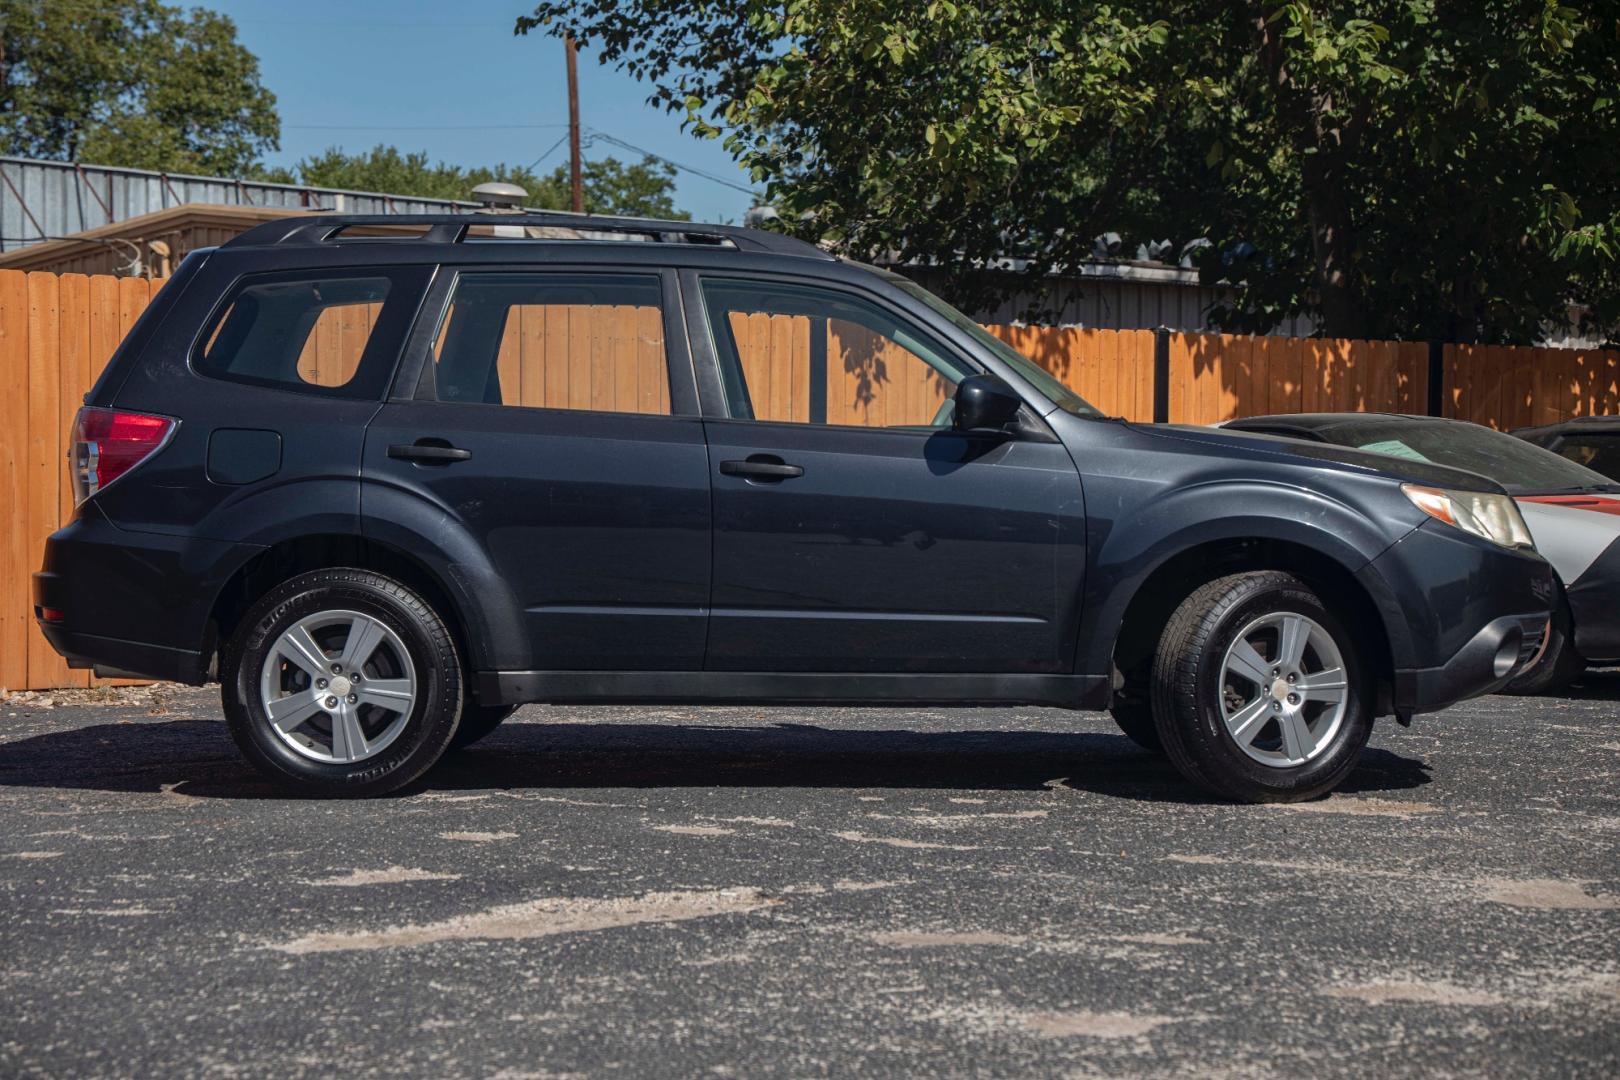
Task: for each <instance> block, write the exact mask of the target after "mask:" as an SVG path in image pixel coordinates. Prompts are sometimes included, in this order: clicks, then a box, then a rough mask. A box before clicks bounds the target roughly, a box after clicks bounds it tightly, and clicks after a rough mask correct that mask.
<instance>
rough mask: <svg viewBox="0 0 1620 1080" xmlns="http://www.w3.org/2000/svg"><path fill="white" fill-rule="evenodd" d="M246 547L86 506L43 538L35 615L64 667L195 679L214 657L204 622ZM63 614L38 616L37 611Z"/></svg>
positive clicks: (202, 676) (35, 581)
mask: <svg viewBox="0 0 1620 1080" xmlns="http://www.w3.org/2000/svg"><path fill="white" fill-rule="evenodd" d="M257 550H259V549H258V548H256V547H253V546H251V545H241V544H228V543H222V542H219V541H213V540H197V539H192V538H187V537H179V536H168V535H162V534H158V533H143V532H132V531H128V530H124V529H120V528H118V527H117V526H115V525H113V524H111V523H110V522H108V521H107V520H106V519H105V518H102V517H101V516H100V514H99V513H98V512H96V510H95V509H94V504H93V503H91V504H88V505H87V506H86V507H85V510H84V512H83V513H82V514H81V515H80V517H79V518H78V519H77V520H75V521H73V522H72V523H70V524H68V525H66V526H64V527H63V528H61V529H59V530H58V531H57V532H55V533H53V534H52V535H51V537H50V539H48V540H47V541H46V542H45V565H44V567H43V568H42V569H41V570H40V571H39V572H38V573H36V574H35V575H34V578H33V600H34V618H35V620H36V622H37V623H38V625H39V629H40V632H41V633H42V634H44V635H45V640H47V641H49V642H50V643H51V647H52V648H54V649H55V650H56V651H57V652H59V653H61V654H62V655H63V656H64V657H66V658H67V661H68V664H69V665H70V666H72V667H80V668H94V669H95V670H96V671H97V673H98V674H106V675H119V676H132V677H139V678H149V679H171V680H174V681H176V682H187V683H200V682H203V681H204V680H205V679H206V678H207V677H208V667H209V663H210V660H211V658H212V655H213V644H214V643H213V640H212V635H211V631H210V625H209V619H210V615H211V612H212V607H213V602H214V598H215V597H216V596H218V595H219V590H220V588H221V586H222V585H223V584H224V582H225V579H226V578H228V577H229V575H230V573H231V571H232V570H233V569H234V568H235V567H236V566H239V565H241V563H242V562H243V561H245V560H246V559H247V558H248V557H250V556H251V555H252V554H253V553H254V552H256V551H257ZM47 608H49V609H52V610H54V611H56V612H60V613H61V618H60V619H53V620H52V621H49V622H47V621H45V619H44V618H43V617H42V616H43V612H44V610H45V609H47Z"/></svg>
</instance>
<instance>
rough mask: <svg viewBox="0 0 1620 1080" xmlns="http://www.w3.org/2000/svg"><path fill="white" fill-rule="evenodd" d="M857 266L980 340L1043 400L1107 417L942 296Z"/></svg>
mask: <svg viewBox="0 0 1620 1080" xmlns="http://www.w3.org/2000/svg"><path fill="white" fill-rule="evenodd" d="M857 265H859V266H861V267H862V269H865V270H870V271H871V272H872V273H874V274H876V275H878V276H879V277H881V278H883V279H884V280H885V281H888V282H892V283H893V284H895V285H897V286H899V287H900V288H901V289H903V290H905V291H906V292H908V293H910V294H911V295H912V296H915V297H916V298H917V299H918V300H921V301H922V302H923V303H925V304H927V305H928V306H929V307H931V308H933V309H934V310H935V311H937V312H939V313H940V314H941V315H943V316H945V317H946V318H947V319H949V320H950V321H951V324H952V325H953V326H955V327H956V328H957V329H958V330H961V331H962V332H963V333H965V334H967V335H968V336H969V337H971V338H973V340H974V341H977V342H978V343H979V344H980V345H983V346H984V347H985V348H987V349H989V350H990V351H991V352H993V353H995V354H996V359H998V360H1000V361H1001V362H1002V363H1004V364H1006V365H1007V366H1008V367H1010V368H1012V369H1013V370H1014V371H1016V372H1018V374H1019V375H1020V376H1022V377H1023V379H1024V381H1025V382H1027V383H1029V384H1030V385H1031V386H1033V387H1035V389H1036V390H1037V391H1039V393H1040V394H1041V396H1042V397H1044V398H1046V399H1047V400H1048V401H1050V402H1051V403H1052V404H1054V405H1056V406H1057V407H1058V408H1060V409H1062V410H1063V411H1064V412H1069V413H1073V414H1074V415H1075V416H1087V417H1093V418H1100V417H1101V416H1102V415H1103V413H1102V410H1101V409H1099V408H1097V407H1096V406H1095V405H1093V404H1091V402H1089V401H1087V400H1086V399H1085V398H1083V397H1081V396H1080V395H1079V394H1077V393H1075V392H1074V391H1073V390H1070V389H1069V388H1068V387H1067V386H1064V385H1063V383H1062V382H1060V381H1058V378H1057V376H1055V375H1053V374H1052V373H1051V372H1049V371H1047V370H1046V369H1045V368H1043V367H1041V366H1040V365H1039V364H1037V363H1035V361H1033V360H1031V359H1030V358H1029V357H1027V356H1025V355H1024V354H1023V353H1021V352H1019V351H1018V350H1017V349H1015V348H1013V347H1012V346H1011V345H1008V344H1007V343H1006V342H1005V341H1002V340H1001V339H1000V338H998V337H996V335H994V334H992V333H991V332H990V331H988V330H986V329H985V328H984V327H982V326H980V325H979V324H978V323H976V322H974V321H973V320H972V319H970V318H968V317H967V316H966V315H964V314H962V313H961V312H960V311H957V310H956V309H955V308H953V307H951V305H949V304H947V303H946V302H945V301H943V300H941V299H940V298H939V297H937V296H935V295H934V294H933V293H931V292H929V291H928V290H927V289H925V288H923V287H922V286H921V285H918V284H917V283H916V282H915V281H912V280H910V279H909V278H904V277H901V276H900V275H899V274H892V273H890V272H889V271H887V270H882V269H879V268H878V267H876V266H866V265H865V264H860V263H858V264H857Z"/></svg>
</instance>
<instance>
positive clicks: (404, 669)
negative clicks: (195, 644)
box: [220, 569, 462, 795]
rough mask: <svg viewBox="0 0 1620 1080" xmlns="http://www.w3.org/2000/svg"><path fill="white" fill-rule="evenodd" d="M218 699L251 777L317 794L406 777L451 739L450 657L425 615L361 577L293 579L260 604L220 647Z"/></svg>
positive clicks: (353, 791)
mask: <svg viewBox="0 0 1620 1080" xmlns="http://www.w3.org/2000/svg"><path fill="white" fill-rule="evenodd" d="M220 683H221V696H222V697H223V699H224V705H225V718H226V721H227V722H228V724H229V727H230V732H231V735H232V737H233V738H234V739H235V740H236V744H237V746H239V747H240V748H241V750H242V753H243V754H244V755H245V756H246V757H247V758H248V760H249V761H250V762H252V763H253V765H254V766H255V767H257V768H258V769H259V771H260V772H262V773H264V774H265V775H266V776H268V777H270V778H271V779H272V780H274V781H276V782H278V783H281V784H286V785H288V786H291V787H296V788H300V789H302V790H305V791H309V792H313V793H317V794H324V795H380V794H383V793H385V792H389V791H393V790H395V789H397V788H400V787H403V786H405V785H406V784H409V783H410V782H412V781H413V780H416V779H417V778H418V777H420V776H421V775H422V774H423V773H425V772H427V770H428V769H429V768H431V767H432V766H433V763H434V762H436V761H437V760H438V759H439V756H440V755H441V754H443V753H444V751H445V748H446V747H448V746H449V745H450V741H451V739H452V737H454V735H455V733H456V722H457V719H458V717H459V716H460V713H461V700H462V679H461V660H460V658H459V657H458V656H457V654H456V646H455V640H454V638H453V637H452V636H451V634H450V631H449V628H448V627H446V626H445V623H444V620H443V619H441V618H440V617H439V615H438V613H437V612H435V611H434V610H433V609H432V608H431V607H429V606H428V605H427V603H426V602H424V601H423V600H422V599H421V598H420V597H419V596H417V595H416V594H415V593H413V592H412V591H411V590H410V589H408V588H406V587H405V586H404V585H401V584H400V583H399V582H397V581H393V580H391V579H389V578H386V577H383V576H382V575H380V574H374V573H371V572H369V571H365V570H353V569H332V570H318V571H315V572H313V573H308V574H301V575H299V576H298V577H295V578H292V579H291V580H289V581H286V582H283V583H282V584H281V585H278V586H277V587H276V588H274V589H272V590H271V591H270V592H269V593H267V594H266V595H265V596H263V597H261V598H260V599H259V601H258V602H257V603H255V604H254V605H253V606H252V607H251V608H250V609H249V610H248V612H247V614H246V615H245V616H244V617H243V619H242V623H241V626H240V628H239V629H238V630H237V632H236V633H235V634H234V635H233V636H232V638H231V640H230V642H229V643H228V644H227V645H226V647H225V650H224V655H223V657H222V660H221V666H220Z"/></svg>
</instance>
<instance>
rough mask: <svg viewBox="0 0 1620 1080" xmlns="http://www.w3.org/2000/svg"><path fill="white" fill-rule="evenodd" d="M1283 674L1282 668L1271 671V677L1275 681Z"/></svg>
mask: <svg viewBox="0 0 1620 1080" xmlns="http://www.w3.org/2000/svg"><path fill="white" fill-rule="evenodd" d="M1281 674H1282V668H1280V667H1274V668H1272V669H1271V677H1272V678H1273V679H1275V678H1276V677H1277V676H1279V675H1281Z"/></svg>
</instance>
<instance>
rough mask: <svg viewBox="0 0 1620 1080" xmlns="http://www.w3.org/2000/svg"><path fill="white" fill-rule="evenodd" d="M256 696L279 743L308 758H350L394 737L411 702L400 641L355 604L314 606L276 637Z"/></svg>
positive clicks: (409, 670) (412, 680)
mask: <svg viewBox="0 0 1620 1080" xmlns="http://www.w3.org/2000/svg"><path fill="white" fill-rule="evenodd" d="M259 694H260V703H261V704H262V705H263V706H264V714H265V716H266V717H267V718H268V719H269V721H270V728H271V730H272V731H274V732H275V733H276V735H277V737H278V738H280V739H281V741H282V742H284V743H286V744H287V745H288V746H289V747H291V748H292V749H293V750H295V751H296V752H297V753H299V754H301V755H302V756H304V757H307V758H310V759H312V760H314V761H321V762H327V763H336V764H352V763H353V762H356V761H364V760H365V759H366V758H369V757H375V756H376V755H377V754H380V753H382V752H383V751H384V750H386V749H387V748H388V746H389V744H390V743H392V742H393V741H394V740H395V739H397V738H399V733H400V732H402V731H404V730H405V722H406V721H407V720H409V719H410V715H411V709H412V707H413V706H414V705H415V704H416V668H415V666H414V665H413V664H412V663H411V654H410V653H409V652H407V651H406V649H405V643H404V642H403V641H401V640H400V638H399V635H398V634H396V633H394V631H393V630H391V629H389V628H388V627H387V626H385V625H384V624H383V623H382V622H380V621H379V620H377V619H375V618H373V617H372V616H370V615H362V614H361V613H360V612H358V611H342V610H332V611H320V612H316V613H315V614H314V615H308V616H305V617H304V618H302V619H300V620H298V622H296V623H294V624H293V625H292V626H290V627H288V628H287V629H286V631H285V632H283V633H282V635H281V636H280V637H279V638H277V639H276V643H275V645H274V646H273V647H272V648H271V649H270V652H269V655H267V656H266V657H265V658H264V668H263V670H262V671H261V673H260V678H259Z"/></svg>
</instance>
